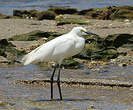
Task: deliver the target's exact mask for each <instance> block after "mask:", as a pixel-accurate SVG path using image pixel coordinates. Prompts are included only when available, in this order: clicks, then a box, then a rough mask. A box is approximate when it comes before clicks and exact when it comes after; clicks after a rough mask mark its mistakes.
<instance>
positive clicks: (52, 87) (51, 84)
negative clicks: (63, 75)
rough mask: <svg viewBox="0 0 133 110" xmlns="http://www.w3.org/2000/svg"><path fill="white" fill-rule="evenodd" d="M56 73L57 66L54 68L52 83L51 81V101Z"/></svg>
mask: <svg viewBox="0 0 133 110" xmlns="http://www.w3.org/2000/svg"><path fill="white" fill-rule="evenodd" d="M55 71H56V66H55V67H54V71H53V73H52V76H51V78H50V81H51V100H53V82H54V74H55Z"/></svg>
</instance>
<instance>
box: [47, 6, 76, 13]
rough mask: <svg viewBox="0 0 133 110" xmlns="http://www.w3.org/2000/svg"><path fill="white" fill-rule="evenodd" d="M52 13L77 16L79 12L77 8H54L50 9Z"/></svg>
mask: <svg viewBox="0 0 133 110" xmlns="http://www.w3.org/2000/svg"><path fill="white" fill-rule="evenodd" d="M49 10H50V11H53V12H55V13H56V14H58V15H59V14H75V13H77V12H78V10H77V9H76V8H59V7H54V8H50V9H49Z"/></svg>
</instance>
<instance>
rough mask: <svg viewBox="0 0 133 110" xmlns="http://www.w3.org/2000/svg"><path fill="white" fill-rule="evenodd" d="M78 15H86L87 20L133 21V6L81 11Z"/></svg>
mask: <svg viewBox="0 0 133 110" xmlns="http://www.w3.org/2000/svg"><path fill="white" fill-rule="evenodd" d="M78 14H80V15H85V16H86V17H87V18H93V19H102V20H115V19H133V6H118V7H116V6H109V7H104V8H92V9H86V10H81V11H79V12H78Z"/></svg>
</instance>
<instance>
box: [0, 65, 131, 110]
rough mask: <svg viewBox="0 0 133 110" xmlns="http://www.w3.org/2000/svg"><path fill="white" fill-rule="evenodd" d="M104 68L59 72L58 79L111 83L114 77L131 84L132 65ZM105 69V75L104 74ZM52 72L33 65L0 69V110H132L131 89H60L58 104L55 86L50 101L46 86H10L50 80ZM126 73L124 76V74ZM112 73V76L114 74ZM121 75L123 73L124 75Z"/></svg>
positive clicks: (71, 87) (95, 86)
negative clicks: (20, 82) (60, 97)
mask: <svg viewBox="0 0 133 110" xmlns="http://www.w3.org/2000/svg"><path fill="white" fill-rule="evenodd" d="M118 68H119V67H115V68H114V67H113V69H111V67H110V68H108V69H107V67H105V68H104V69H103V70H102V71H103V72H98V71H91V72H90V74H87V73H88V70H86V69H83V70H62V74H61V77H62V80H63V79H64V78H68V79H70V78H76V79H77V80H78V79H79V80H81V79H82V80H84V79H87V78H88V80H89V79H90V80H92V79H94V78H97V79H99V80H102V79H104V80H105V79H108V80H112V79H113V80H114V77H115V78H118V79H119V80H120V79H121V81H127V78H126V77H125V75H126V76H127V77H130V79H131V80H130V83H131V82H133V75H132V74H133V73H132V71H133V66H130V67H127V68H119V72H118ZM107 70H108V72H107ZM51 72H52V69H49V70H44V69H42V68H40V67H38V66H35V65H28V66H19V67H16V68H0V75H1V77H0V78H1V80H0V83H1V84H0V99H1V100H0V101H1V102H3V103H4V104H3V105H2V104H1V103H0V108H1V109H5V110H6V109H7V110H8V109H13V110H14V109H21V110H22V109H25V110H36V109H37V110H44V109H47V110H59V109H61V110H68V109H72V110H73V109H76V110H86V109H89V110H95V109H98V110H114V109H118V110H128V109H130V108H132V107H133V103H132V101H133V97H132V96H133V88H132V87H108V86H106V87H105V86H102V85H101V86H97V85H88V86H87V87H81V86H75V87H73V86H62V93H63V101H59V94H58V88H57V85H56V84H55V85H54V98H55V101H52V102H51V101H50V100H49V99H50V94H49V93H50V86H49V85H34V84H30V85H26V84H19V83H16V84H15V83H14V82H16V81H18V80H21V81H22V80H23V81H25V80H27V81H28V80H29V81H31V80H43V79H45V78H48V79H49V77H50V75H51ZM125 72H126V73H129V74H126V73H125ZM114 73H115V74H114ZM124 73H125V74H124Z"/></svg>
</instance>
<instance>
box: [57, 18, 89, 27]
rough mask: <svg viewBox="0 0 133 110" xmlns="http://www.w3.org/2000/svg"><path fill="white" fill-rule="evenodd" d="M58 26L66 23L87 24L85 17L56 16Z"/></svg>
mask: <svg viewBox="0 0 133 110" xmlns="http://www.w3.org/2000/svg"><path fill="white" fill-rule="evenodd" d="M56 21H57V22H58V23H57V26H59V25H64V24H79V25H87V24H88V23H87V22H86V20H85V19H79V18H56Z"/></svg>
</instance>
